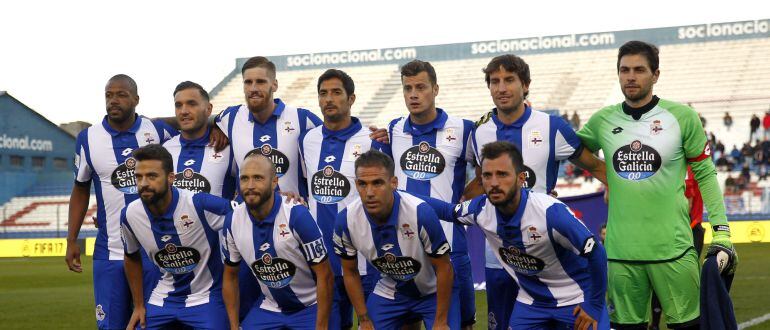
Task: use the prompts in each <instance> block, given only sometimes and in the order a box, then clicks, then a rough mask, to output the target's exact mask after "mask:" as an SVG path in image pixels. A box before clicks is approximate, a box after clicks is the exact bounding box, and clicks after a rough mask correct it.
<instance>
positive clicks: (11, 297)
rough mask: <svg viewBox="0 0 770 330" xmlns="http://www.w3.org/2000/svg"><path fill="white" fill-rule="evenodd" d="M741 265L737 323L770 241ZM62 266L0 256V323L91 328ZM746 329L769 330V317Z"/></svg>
mask: <svg viewBox="0 0 770 330" xmlns="http://www.w3.org/2000/svg"><path fill="white" fill-rule="evenodd" d="M736 248H737V250H738V253H739V256H740V265H739V269H738V273H737V275H736V279H735V281H734V282H733V288H732V291H731V292H732V297H733V304H734V305H735V313H736V316H737V318H738V323H741V322H745V321H748V320H750V319H753V318H756V317H759V316H762V315H765V314H767V313H770V289H768V288H770V244H738V245H737V246H736ZM83 262H84V267H83V268H84V271H83V273H82V274H75V273H72V272H70V271H68V270H67V267H66V266H65V264H64V258H63V257H57V258H3V259H0V325H2V326H0V327H2V328H3V329H93V328H95V324H96V323H95V311H94V306H93V301H94V298H93V288H92V286H91V283H92V281H93V280H92V272H91V269H92V268H91V266H92V263H91V260H90V259H84V260H83ZM485 296H486V295H485V292H484V291H477V292H476V306H477V321H478V322H477V323H476V327H475V328H476V329H486V321H487V316H486V310H487V306H486V297H485ZM751 329H770V321H768V322H765V323H762V324H759V325H757V326H754V327H752V328H751Z"/></svg>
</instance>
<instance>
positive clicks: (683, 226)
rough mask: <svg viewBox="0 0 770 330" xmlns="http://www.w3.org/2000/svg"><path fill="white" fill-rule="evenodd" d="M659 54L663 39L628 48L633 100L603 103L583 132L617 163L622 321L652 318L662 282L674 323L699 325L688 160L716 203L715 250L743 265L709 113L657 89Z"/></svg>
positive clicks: (615, 244)
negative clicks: (705, 121) (707, 129)
mask: <svg viewBox="0 0 770 330" xmlns="http://www.w3.org/2000/svg"><path fill="white" fill-rule="evenodd" d="M658 62H659V60H658V49H657V47H655V46H654V45H651V44H649V43H646V42H642V41H629V42H627V43H625V44H624V45H623V46H621V47H620V48H619V50H618V65H617V70H618V71H617V74H618V81H619V83H620V88H621V91H622V92H623V95H624V96H625V100H624V102H622V103H620V104H616V105H612V106H608V107H605V108H603V109H601V110H599V111H598V112H597V113H595V114H594V115H593V116H591V119H589V120H588V122H587V123H586V124H585V126H583V128H582V129H581V130H580V131H579V132H578V136H579V137H580V139H581V140H582V141H583V144H584V145H585V146H586V148H587V149H590V150H592V151H598V150H599V149H601V150H602V152H603V153H604V158H605V160H606V161H607V163H606V167H607V180H608V182H607V183H608V184H609V189H610V192H611V193H610V194H609V218H608V222H607V255H608V258H609V289H608V301H609V305H610V306H611V308H612V309H614V312H613V313H612V314H611V319H612V324H613V328H618V329H627V328H629V329H635V328H640V329H643V328H645V327H646V326H647V323H648V322H649V317H650V314H649V311H650V308H649V306H650V295H651V293H652V291H653V290H654V291H655V293H656V294H657V295H658V297H659V298H660V302H661V305H662V307H663V311H664V313H665V315H666V321H667V322H668V327H669V328H677V329H688V328H689V329H697V328H698V323H699V316H700V299H699V297H700V292H699V280H700V277H699V274H700V270H699V265H698V257H697V254H696V251H695V250H694V249H693V238H692V232H691V229H690V226H689V223H690V220H689V217H688V214H687V212H686V210H687V200H686V199H685V196H684V194H683V193H682V192H683V191H684V185H685V183H684V181H683V180H682V179H683V178H684V177H685V174H686V173H687V165H688V164H689V165H690V166H691V167H692V171H693V173H694V177H695V180H696V181H697V182H698V186H699V187H700V190H701V194H702V196H703V201H704V202H705V204H706V208H707V209H708V210H709V222H710V224H711V226H712V228H713V239H712V243H711V246H710V247H709V251H708V254H716V253H717V252H719V251H724V252H726V253H728V254H729V255H730V258H729V259H730V260H729V262H728V265H727V266H726V269H727V271H728V272H734V271H735V265H736V264H737V256H736V254H735V249H734V248H733V245H732V243H731V242H730V228H729V225H728V223H727V218H726V216H725V206H724V200H723V197H722V193H721V191H720V188H719V184H718V183H717V179H716V171H715V168H714V164H713V162H712V160H711V149H710V148H709V143H708V139H707V138H706V134H705V133H704V131H703V127H702V125H701V121H700V119H699V117H698V114H697V113H696V112H695V111H693V110H692V109H691V108H689V107H687V106H684V105H682V104H679V103H676V102H672V101H668V100H664V99H660V98H658V97H657V96H655V95H654V93H653V86H654V85H655V83H656V82H657V81H658V78H659V77H660V70H659V69H658Z"/></svg>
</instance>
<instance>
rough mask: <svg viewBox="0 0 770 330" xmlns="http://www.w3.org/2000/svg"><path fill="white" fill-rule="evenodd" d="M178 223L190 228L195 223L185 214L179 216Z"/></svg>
mask: <svg viewBox="0 0 770 330" xmlns="http://www.w3.org/2000/svg"><path fill="white" fill-rule="evenodd" d="M179 223H181V224H182V227H183V228H184V229H190V228H191V227H192V225H193V224H194V223H195V221H194V220H193V219H190V216H189V215H187V214H183V215H182V217H180V218H179Z"/></svg>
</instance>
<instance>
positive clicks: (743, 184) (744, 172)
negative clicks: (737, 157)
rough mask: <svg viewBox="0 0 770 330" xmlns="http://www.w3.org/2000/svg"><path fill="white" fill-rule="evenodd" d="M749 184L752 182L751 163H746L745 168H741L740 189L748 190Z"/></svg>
mask: <svg viewBox="0 0 770 330" xmlns="http://www.w3.org/2000/svg"><path fill="white" fill-rule="evenodd" d="M749 182H751V171H750V169H749V163H744V164H743V168H741V176H740V180H738V188H739V189H740V190H741V191H743V190H746V189H747V188H748V187H749Z"/></svg>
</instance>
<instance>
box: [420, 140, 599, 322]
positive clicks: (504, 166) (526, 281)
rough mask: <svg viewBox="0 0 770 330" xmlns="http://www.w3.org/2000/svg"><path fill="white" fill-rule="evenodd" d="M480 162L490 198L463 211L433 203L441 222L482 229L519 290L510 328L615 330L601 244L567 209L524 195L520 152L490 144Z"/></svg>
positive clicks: (534, 194)
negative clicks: (611, 325)
mask: <svg viewBox="0 0 770 330" xmlns="http://www.w3.org/2000/svg"><path fill="white" fill-rule="evenodd" d="M481 155H482V159H483V160H482V163H481V176H480V177H481V182H482V185H483V188H484V192H485V194H484V195H481V196H478V197H475V198H473V199H472V200H469V201H465V202H464V203H462V204H450V203H446V202H443V201H440V200H438V199H435V198H432V199H431V198H429V199H428V202H429V204H430V205H431V206H432V207H433V208H434V209H435V210H436V212H437V214H438V216H439V218H441V219H444V220H449V221H454V222H456V223H461V224H464V225H477V226H479V228H481V230H482V232H483V233H484V236H486V241H487V242H488V243H489V245H490V246H491V247H492V251H493V253H494V255H495V257H496V258H497V259H498V260H499V261H500V263H501V265H502V266H503V267H504V268H505V270H506V271H507V273H508V274H509V276H511V277H512V278H513V279H515V280H516V282H517V283H518V285H519V287H520V288H521V289H520V290H518V294H517V297H516V302H515V306H514V307H513V312H512V314H511V317H510V320H508V321H507V323H506V324H508V325H507V328H508V329H542V328H559V329H561V328H575V329H609V317H608V315H607V309H606V307H605V301H604V299H605V293H606V288H607V280H606V274H607V256H606V254H605V252H604V248H603V247H602V245H601V244H600V243H598V242H596V239H595V238H594V235H593V234H592V233H591V232H590V231H589V230H588V228H586V226H585V225H584V224H583V223H582V222H581V221H580V220H578V219H577V218H576V217H575V215H574V214H573V213H572V211H570V209H569V208H568V207H567V206H566V205H564V204H563V203H561V202H560V201H558V200H557V199H555V198H553V197H551V196H549V195H547V194H543V193H538V192H535V191H533V190H527V189H523V184H524V183H525V182H526V180H527V177H526V173H525V172H524V171H523V169H524V166H525V165H524V160H523V157H522V154H521V153H520V152H519V150H518V148H517V147H516V146H515V145H513V144H511V143H509V142H505V141H498V142H491V143H488V144H486V145H485V146H484V147H483V148H482V151H481ZM496 303H501V302H500V301H497V302H496Z"/></svg>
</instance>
